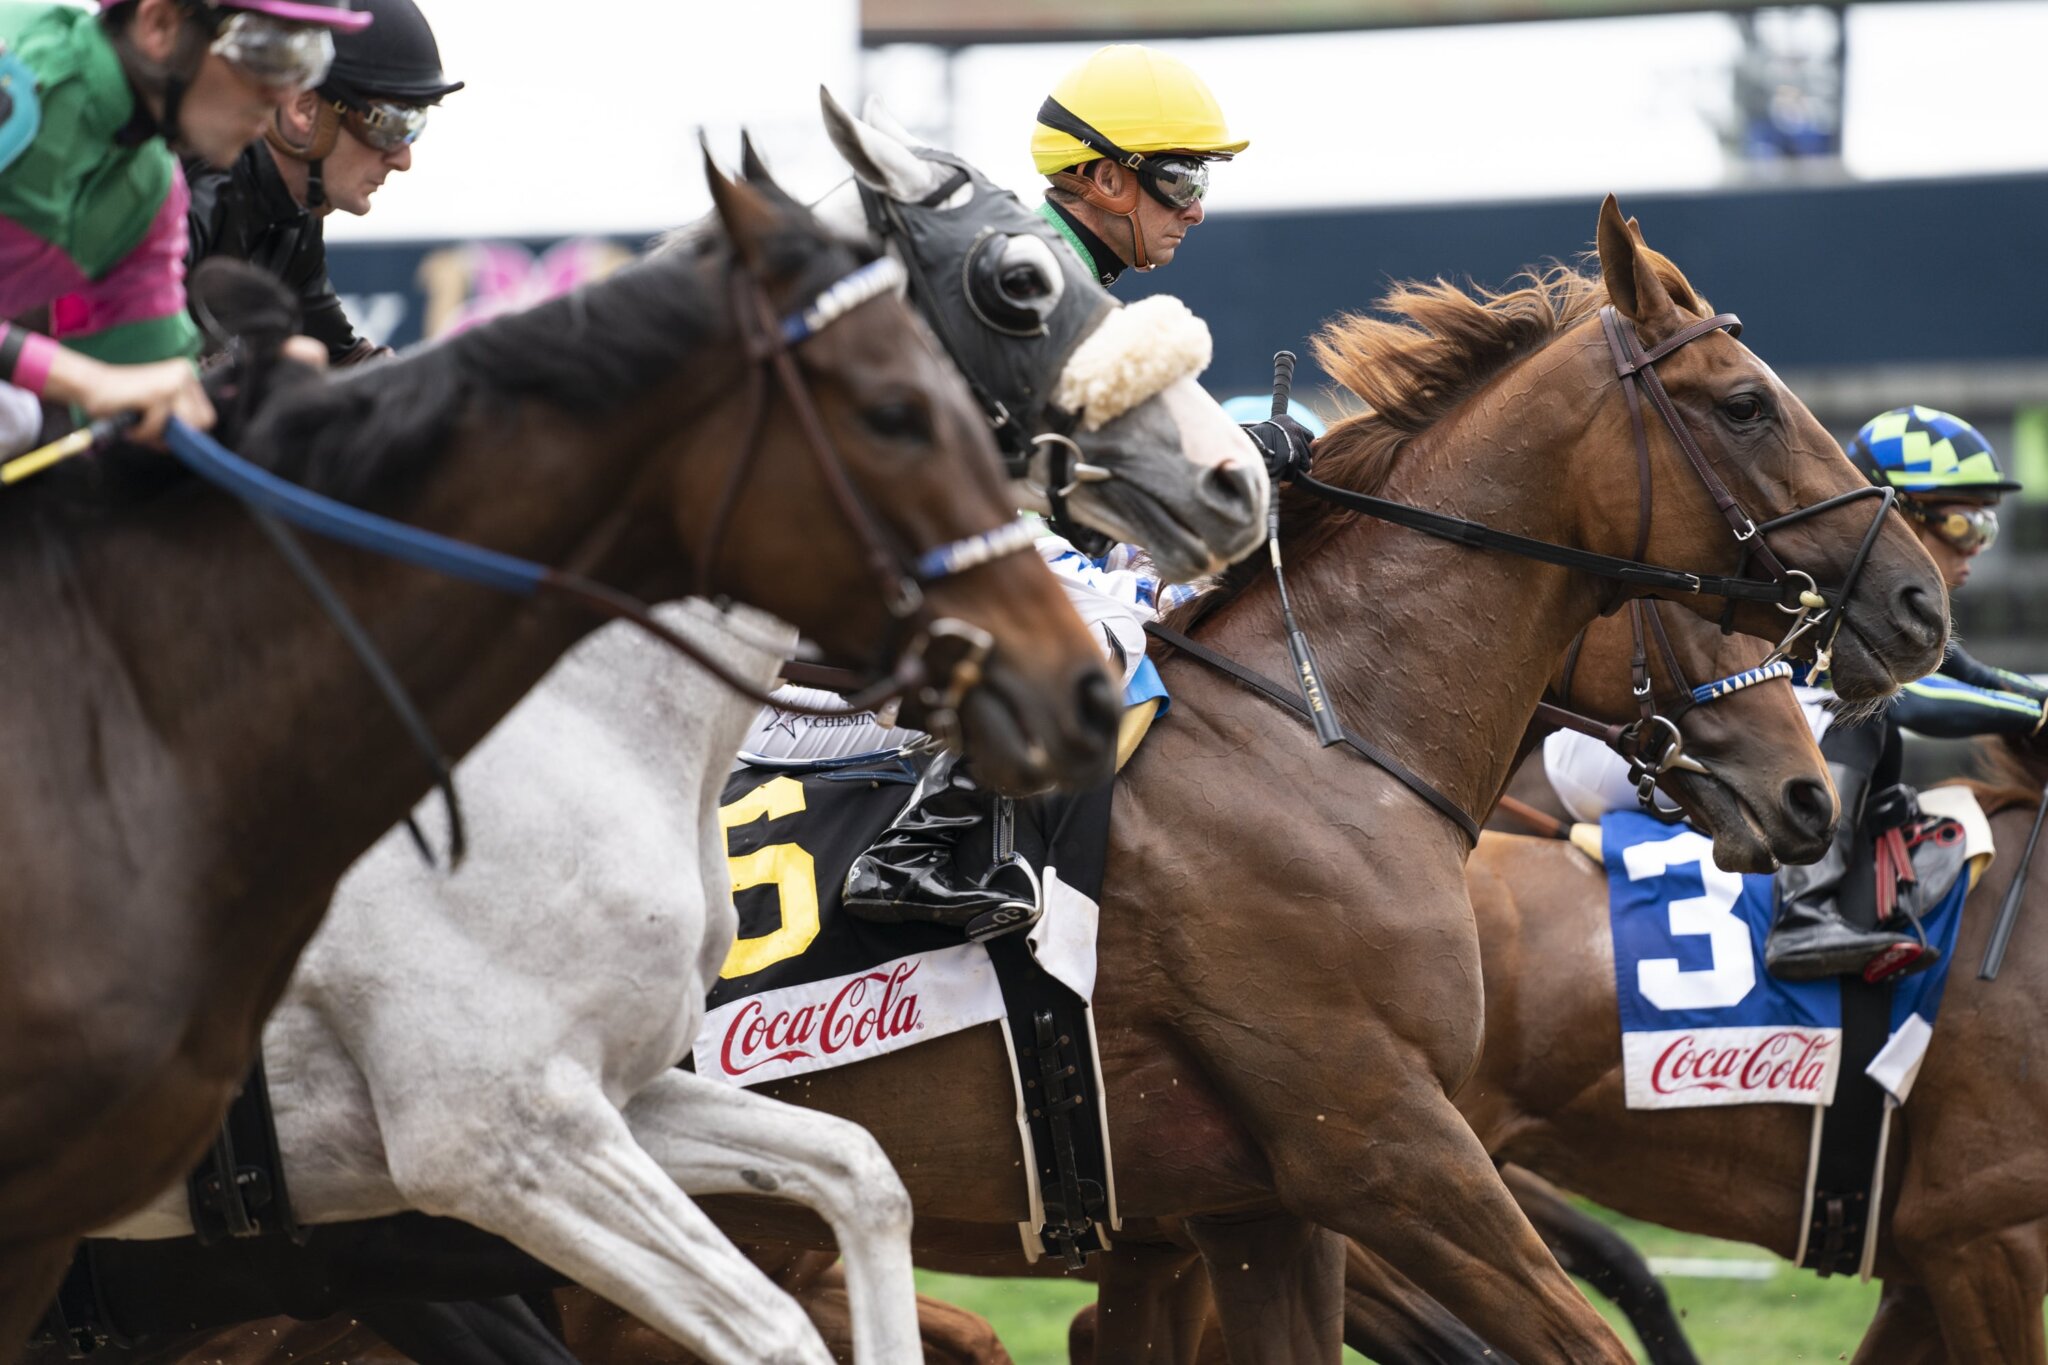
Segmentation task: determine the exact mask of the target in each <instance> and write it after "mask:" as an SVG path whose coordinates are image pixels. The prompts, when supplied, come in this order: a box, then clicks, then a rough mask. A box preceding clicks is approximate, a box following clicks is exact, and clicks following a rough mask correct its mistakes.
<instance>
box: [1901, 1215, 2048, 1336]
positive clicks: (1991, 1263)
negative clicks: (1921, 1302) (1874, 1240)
mask: <svg viewBox="0 0 2048 1365" xmlns="http://www.w3.org/2000/svg"><path fill="white" fill-rule="evenodd" d="M2044 1231H2048V1229H2044V1228H2043V1226H2042V1224H2040V1223H2038V1222H2037V1223H2025V1224H2021V1225H2020V1226H2018V1227H2008V1228H2001V1229H1999V1230H1998V1231H1996V1232H1992V1233H1986V1234H1985V1235H1984V1236H1982V1237H1978V1238H1975V1239H1973V1240H1971V1241H1968V1242H1964V1243H1962V1244H1961V1245H1960V1246H1950V1247H1948V1248H1946V1249H1945V1250H1941V1251H1933V1250H1932V1249H1931V1248H1930V1249H1922V1250H1916V1253H1915V1255H1914V1257H1913V1262H1914V1265H1915V1267H1916V1268H1917V1270H1918V1272H1919V1275H1920V1281H1921V1283H1922V1284H1923V1285H1924V1286H1925V1287H1926V1290H1927V1297H1928V1298H1929V1299H1930V1300H1931V1301H1932V1302H1933V1304H1934V1312H1935V1315H1936V1317H1938V1318H1939V1319H1940V1321H1941V1335H1942V1339H1943V1340H1944V1341H1945V1342H1947V1344H1948V1353H1949V1355H1950V1357H1952V1358H1953V1359H1954V1360H1956V1361H1958V1362H1963V1365H1976V1362H1979V1361H1981V1362H1984V1365H1991V1362H1994V1361H1995V1362H1998V1365H2048V1340H2044V1337H2043V1333H2042V1322H2041V1302H2042V1299H2043V1298H2044V1297H2048V1247H2044V1245H2043V1236H2044ZM1902 1249H1903V1245H1902Z"/></svg>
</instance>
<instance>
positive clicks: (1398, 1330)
mask: <svg viewBox="0 0 2048 1365" xmlns="http://www.w3.org/2000/svg"><path fill="white" fill-rule="evenodd" d="M1344 1344H1345V1345H1346V1346H1349V1347H1350V1348H1351V1349H1352V1350H1354V1351H1356V1352H1358V1353H1359V1354H1360V1355H1363V1356H1365V1357H1367V1358H1369V1359H1371V1360H1375V1361H1378V1362H1379V1365H1513V1362H1512V1361H1509V1360H1508V1359H1507V1357H1506V1356H1504V1355H1502V1354H1501V1353H1500V1352H1499V1351H1496V1350H1494V1349H1493V1348H1492V1347H1491V1346H1488V1345H1487V1344H1486V1343H1485V1342H1483V1341H1481V1340H1480V1339H1479V1337H1478V1335H1477V1334H1475V1333H1474V1332H1473V1331H1472V1329H1471V1328H1469V1327H1467V1326H1466V1325H1465V1324H1464V1323H1462V1322H1460V1321H1459V1320H1458V1319H1457V1318H1456V1317H1455V1316H1453V1315H1452V1314H1451V1312H1450V1311H1449V1310H1448V1309H1446V1308H1445V1307H1444V1306H1443V1305H1442V1304H1440V1303H1438V1302H1437V1301H1436V1300H1435V1299H1433V1298H1431V1297H1430V1296H1429V1295H1427V1294H1425V1293H1423V1292H1422V1291H1421V1290H1420V1289H1417V1288H1416V1287H1415V1284H1414V1282H1413V1281H1411V1280H1410V1279H1409V1278H1408V1277H1407V1276H1406V1275H1403V1274H1402V1273H1401V1272H1400V1271H1398V1270H1396V1269H1394V1268H1393V1267H1392V1266H1390V1265H1388V1264H1387V1263H1386V1262H1385V1261H1383V1260H1381V1259H1380V1258H1379V1257H1378V1256H1376V1255H1374V1254H1373V1253H1372V1252H1370V1251H1367V1250H1366V1249H1365V1248H1364V1247H1362V1246H1360V1245H1359V1244H1358V1243H1356V1242H1353V1241H1350V1240H1348V1239H1347V1240H1346V1241H1345V1243H1344Z"/></svg>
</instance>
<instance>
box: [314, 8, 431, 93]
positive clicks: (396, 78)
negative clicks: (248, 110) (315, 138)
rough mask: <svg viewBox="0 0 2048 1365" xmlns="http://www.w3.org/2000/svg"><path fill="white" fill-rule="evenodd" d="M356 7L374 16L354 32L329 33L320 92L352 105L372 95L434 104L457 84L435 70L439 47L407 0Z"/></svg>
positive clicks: (425, 22) (429, 30)
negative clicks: (330, 56) (330, 59)
mask: <svg viewBox="0 0 2048 1365" xmlns="http://www.w3.org/2000/svg"><path fill="white" fill-rule="evenodd" d="M356 8H357V9H360V10H364V11H367V12H368V13H370V14H372V15H374V16H375V20H374V22H372V23H371V24H370V26H369V27H367V28H365V29H362V30H361V31H360V32H356V33H345V34H336V35H335V42H334V65H333V66H332V67H330V68H328V72H327V80H326V81H325V83H323V84H322V85H321V87H320V93H321V94H322V95H324V96H326V97H327V98H328V99H332V100H339V101H341V102H342V103H343V104H350V105H357V106H361V105H365V104H368V103H369V102H370V101H372V100H377V99H385V100H397V101H400V102H403V103H405V104H434V103H437V102H439V101H440V100H441V99H442V98H443V97H444V96H447V95H452V94H454V93H455V92H456V91H458V90H460V89H461V88H462V82H461V81H451V80H449V79H448V77H447V74H446V73H445V72H443V71H442V70H441V48H440V45H439V44H437V43H436V42H435V41H434V30H433V29H432V28H430V27H429V26H428V24H427V17H426V16H425V15H424V14H421V13H420V7H419V6H418V5H415V4H414V3H413V0H357V4H356Z"/></svg>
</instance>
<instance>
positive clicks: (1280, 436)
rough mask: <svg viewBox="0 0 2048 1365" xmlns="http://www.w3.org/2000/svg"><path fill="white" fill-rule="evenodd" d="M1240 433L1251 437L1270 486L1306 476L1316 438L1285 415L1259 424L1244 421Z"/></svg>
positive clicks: (1313, 453) (1312, 456) (1313, 452)
mask: <svg viewBox="0 0 2048 1365" xmlns="http://www.w3.org/2000/svg"><path fill="white" fill-rule="evenodd" d="M1244 434H1245V435H1247V436H1249V437H1251V438H1252V444H1253V445H1255V446H1257V447H1258V448H1259V454H1261V455H1263V456H1264V457H1265V460H1266V474H1267V476H1268V477H1270V478H1271V479H1272V480H1273V482H1274V483H1276V484H1282V483H1287V482H1289V481H1290V480H1292V479H1294V478H1296V477H1297V476H1299V475H1302V474H1306V473H1308V468H1309V461H1310V460H1311V459H1313V458H1314V455H1315V442H1316V438H1315V437H1314V436H1313V435H1312V434H1310V432H1309V429H1308V428H1307V427H1305V426H1303V425H1302V424H1301V423H1299V422H1297V421H1295V420H1294V419H1293V418H1292V417H1290V416H1288V415H1287V414H1286V413H1282V414H1280V415H1279V416H1278V417H1272V418H1268V419H1267V420H1266V421H1263V422H1247V423H1246V424H1245V427H1244Z"/></svg>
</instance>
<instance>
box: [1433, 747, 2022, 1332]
mask: <svg viewBox="0 0 2048 1365" xmlns="http://www.w3.org/2000/svg"><path fill="white" fill-rule="evenodd" d="M1993 752H1994V753H1996V754H1997V756H1998V764H1997V767H1998V769H1999V772H2000V780H1999V781H1998V782H1997V783H1995V784H1991V785H1981V784H1980V785H1979V786H1978V788H1977V790H1978V794H1979V798H1980V800H1981V801H1982V803H1983V805H1984V807H1985V810H1986V811H1987V813H1990V814H1991V815H1992V829H1993V834H1994V838H1995V839H1996V840H1997V842H1998V846H1999V848H2000V849H2001V850H2003V851H2004V852H2005V854H2006V855H2007V856H2005V857H2002V858H2000V859H1998V860H1996V861H1994V863H1993V864H1992V866H1991V868H1990V870H1989V871H1988V872H1987V873H1986V874H1985V876H1984V878H1983V879H1982V881H1980V882H1979V884H1978V885H1977V886H1976V887H1975V888H1974V889H1973V890H1972V891H1971V892H1970V897H1969V900H1968V902H1967V903H1966V909H1965V913H1964V915H1963V921H1962V929H1961V935H1960V938H1959V939H1958V941H1957V944H1956V952H1955V967H1954V969H1953V970H1952V972H1951V975H1950V979H1949V984H1948V991H1947V994H1946V996H1945V997H1944V1000H1943V1004H1942V1013H1941V1019H1940V1022H1939V1023H1938V1024H1937V1025H1936V1027H1935V1030H1934V1037H1933V1040H1932V1042H1931V1043H1930V1044H1929V1047H1928V1052H1927V1058H1926V1062H1925V1063H1924V1065H1923V1067H1922V1069H1921V1072H1920V1077H1919V1080H1918V1082H1917V1083H1916V1085H1915V1087H1914V1091H1913V1097H1912V1100H1911V1101H1910V1102H1909V1103H1907V1104H1906V1105H1905V1106H1903V1107H1902V1108H1901V1109H1900V1110H1899V1111H1898V1113H1897V1115H1896V1116H1895V1117H1894V1120H1893V1125H1894V1126H1893V1137H1892V1146H1891V1150H1890V1152H1889V1156H1888V1161H1887V1168H1886V1176H1885V1186H1886V1200H1885V1208H1884V1222H1883V1223H1882V1224H1881V1225H1880V1229H1879V1240H1878V1250H1877V1263H1876V1271H1875V1273H1876V1275H1877V1276H1878V1277H1879V1278H1880V1279H1882V1280H1883V1281H1884V1293H1883V1297H1882V1298H1881V1300H1880V1303H1879V1309H1878V1314H1877V1317H1876V1319H1875V1320H1874V1321H1873V1322H1872V1324H1871V1326H1870V1329H1869V1331H1868V1332H1867V1334H1866V1335H1865V1337H1864V1339H1863V1342H1862V1344H1861V1346H1860V1347H1859V1348H1858V1350H1857V1353H1856V1356H1855V1359H1856V1360H1857V1361H1859V1362H1864V1365H1877V1363H1878V1362H1883V1363H1884V1365H1892V1363H1893V1362H1902V1363H1903V1365H1920V1363H1921V1362H1926V1363H1927V1365H1934V1363H1935V1362H1945V1361H1955V1362H1986V1363H1987V1365H1988V1363H1989V1362H1993V1361H1997V1362H2032V1363H2033V1365H2041V1362H2044V1361H2048V1346H2044V1341H2043V1332H2042V1304H2043V1299H2044V1296H2048V1153H2043V1151H2042V1150H2041V1147H2040V1144H2039V1143H2038V1142H2034V1141H2031V1140H2029V1137H2028V1135H2030V1134H2034V1133H2038V1132H2039V1131H2041V1128H2042V1126H2043V1124H2044V1123H2048V1084H2044V1083H2043V1082H2041V1081H2038V1080H2036V1079H2034V1078H2033V1074H2032V1068H2031V1067H2029V1066H2026V1065H2025V1064H2024V1060H2023V1059H2025V1058H2028V1057H2033V1056H2038V1055H2039V1053H2038V1052H2037V1051H2035V1049H2037V1048H2039V1047H2041V1046H2042V1045H2044V1044H2048V1017H2044V1013H2043V1011H2042V1009H2041V1008H2040V1001H2041V999H2042V998H2043V993H2044V991H2048V936H2044V935H2043V934H2041V933H2037V932H2034V931H2035V930H2036V929H2038V927H2039V923H2038V922H2039V920H2040V918H2041V915H2042V913H2043V910H2044V908H2048V866H2044V865H2043V863H2042V861H2041V860H2040V859H2038V858H2037V859H2036V860H2035V861H2034V863H2033V864H2032V865H2031V866H2030V868H2029V869H2028V881H2027V888H2026V891H2025V892H2024V904H2025V906H2026V907H2027V908H2026V909H2025V910H2024V911H2023V912H2022V920H2021V926H2022V927H2021V930H2020V932H2019V933H2018V934H2016V935H2015V936H2014V939H2013V944H2012V949H2011V953H2010V955H2009V956H2008V958H2007V960H2006V964H2005V968H2004V970H2003V971H2002V972H2001V973H2000V975H1999V977H1998V979H1997V980H1995V981H1990V982H1986V981H1981V980H1979V979H1978V978H1977V975H1976V971H1975V964H1976V963H1977V962H1978V961H1979V960H1980V959H1981V957H1982V955H1983V951H1984V945H1985V942H1986V940H1987V938H1988V937H1989V935H1990V932H1991V927H1992V923H1993V921H1994V919H1995V918H1996V915H1997V911H1998V907H1999V905H2000V903H2001V902H2002V901H2003V899H2004V897H2005V893H2006V891H2007V889H2008V887H2009V886H2010V885H2011V881H2012V870H2011V864H2012V861H2013V855H2015V854H2016V852H2017V850H2018V849H2019V848H2021V847H2022V846H2023V845H2024V842H2025V840H2026V836H2027V832H2028V827H2029V825H2030V823H2031V821H2032V819H2033V814H2034V811H2035V809H2036V808H2037V807H2038V805H2039V802H2040V794H2041V790H2042V785H2043V783H2044V781H2048V754H2044V753H2043V752H2042V750H2041V749H2040V747H2039V746H2037V745H2029V744H2027V743H2025V742H2024V741H2012V740H2008V741H2002V742H1996V743H1995V747H1994V748H1993ZM1473 904H1474V908H1475V910H1476V911H1477V913H1478V916H1479V923H1480V931H1481V937H1482V941H1483V944H1484V954H1485V963H1486V979H1487V983H1488V985H1489V986H1492V985H1493V984H1494V982H1495V979H1496V973H1498V976H1499V978H1500V980H1501V981H1502V982H1503V983H1505V982H1506V981H1508V980H1510V979H1512V980H1513V981H1514V986H1513V992H1514V994H1513V999H1514V1000H1515V1001H1516V1004H1515V1006H1514V1008H1513V1009H1512V1010H1504V1011H1502V1012H1501V1013H1499V1014H1496V1013H1495V1012H1494V1011H1493V1010H1492V1008H1491V1007H1490V1006H1489V1011H1488V1021H1487V1022H1488V1030H1487V1041H1486V1048H1485V1053H1484V1056H1483V1057H1482V1059H1481V1062H1480V1065H1479V1069H1478V1071H1477V1073H1476V1074H1475V1077H1474V1081H1473V1084H1472V1086H1471V1087H1468V1090H1470V1091H1472V1092H1473V1093H1474V1094H1475V1096H1483V1097H1484V1098H1483V1099H1476V1100H1475V1102H1474V1103H1472V1104H1471V1105H1469V1106H1467V1112H1468V1114H1469V1116H1470V1117H1471V1118H1472V1121H1473V1123H1474V1126H1475V1129H1476V1131H1477V1132H1478V1133H1479V1135H1480V1138H1481V1139H1482V1140H1483V1141H1485V1142H1486V1143H1487V1145H1488V1147H1489V1149H1490V1150H1492V1151H1493V1152H1494V1153H1495V1155H1497V1156H1499V1157H1501V1158H1502V1159H1504V1160H1508V1161H1512V1162H1515V1163H1517V1164H1518V1165H1521V1166H1525V1167H1527V1168H1528V1169H1529V1170H1531V1171H1534V1172H1536V1173H1537V1174H1538V1175H1540V1176H1542V1177H1544V1178H1546V1179H1548V1180H1551V1181H1554V1182H1555V1183H1556V1184H1558V1185H1560V1186H1562V1187H1564V1188H1565V1189H1568V1190H1571V1191H1573V1192H1574V1193H1578V1194H1583V1195H1585V1196H1587V1197H1589V1198H1591V1199H1594V1200H1596V1201H1598V1202H1599V1203H1601V1204H1604V1205H1606V1206H1608V1207H1610V1208H1613V1209H1616V1210H1618V1211H1619V1212H1622V1213H1625V1214H1628V1215H1630V1216H1632V1217H1637V1218H1643V1219H1647V1220H1649V1221H1652V1222H1657V1223H1661V1224H1664V1225H1665V1226H1668V1227H1673V1228H1678V1229H1680V1230H1682V1231H1687V1232H1695V1233H1700V1234H1704V1235H1707V1236H1715V1237H1723V1238H1728V1239H1732V1240H1735V1241H1743V1242H1751V1243H1755V1244H1756V1245H1759V1246H1762V1247H1765V1248H1767V1249H1769V1250H1771V1251H1774V1252H1776V1253H1777V1254H1779V1255H1781V1256H1786V1257H1789V1256H1791V1255H1792V1254H1793V1252H1794V1250H1795V1249H1796V1246H1797V1243H1798V1236H1799V1223H1800V1218H1801V1214H1802V1206H1803V1201H1804V1186H1805V1178H1806V1163H1807V1152H1808V1142H1809V1136H1810V1130H1811V1118H1810V1115H1808V1114H1807V1113H1806V1112H1805V1111H1804V1110H1803V1109H1801V1108H1799V1107H1796V1106H1790V1105H1745V1106H1737V1107H1731V1108H1725V1109H1674V1110H1666V1111H1656V1112H1651V1111H1642V1110H1630V1109H1628V1108H1626V1107H1625V1106H1624V1104H1623V1101H1622V1094H1621V1071H1620V1063H1619V1057H1620V1045H1619V1040H1618V1034H1617V1030H1618V1028H1619V1024H1618V1022H1617V1015H1616V1008H1615V1002H1614V974H1613V964H1612V950H1611V944H1609V943H1608V941H1607V936H1606V932H1605V925H1606V918H1607V887H1606V878H1605V876H1604V874H1603V873H1602V872H1601V871H1600V870H1599V869H1596V868H1594V867H1592V866H1591V864H1590V863H1589V862H1588V861H1587V860H1586V859H1585V858H1583V857H1582V856H1580V855H1577V854H1576V853H1573V852H1571V851H1570V850H1569V849H1567V848H1565V847H1564V846H1562V845H1558V844H1556V843H1554V841H1548V840H1530V839H1518V838H1512V837H1505V836H1503V837H1496V836H1493V835H1488V836H1487V837H1486V838H1485V839H1484V840H1482V841H1481V843H1480V847H1479V850H1478V852H1477V853H1475V855H1474V858H1473ZM1567 945H1569V947H1568V946H1567ZM1496 959H1498V966H1496ZM1603 971H1604V973H1605V975H1604V976H1603V975H1602V973H1603ZM1503 989H1505V986H1504V987H1503ZM1489 999H1490V997H1489ZM1537 1019H1541V1020H1542V1021H1543V1022H1542V1026H1541V1038H1542V1040H1541V1041H1539V1040H1538V1039H1537V1037H1536V1034H1535V1032H1534V1031H1533V1030H1532V1028H1531V1026H1530V1025H1531V1022H1532V1021H1534V1020H1537ZM2001 1062H2003V1063H2005V1064H2004V1065H2000V1063H2001ZM1621 1153H1627V1158H1626V1159H1625V1160H1624V1159H1620V1154H1621Z"/></svg>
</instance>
